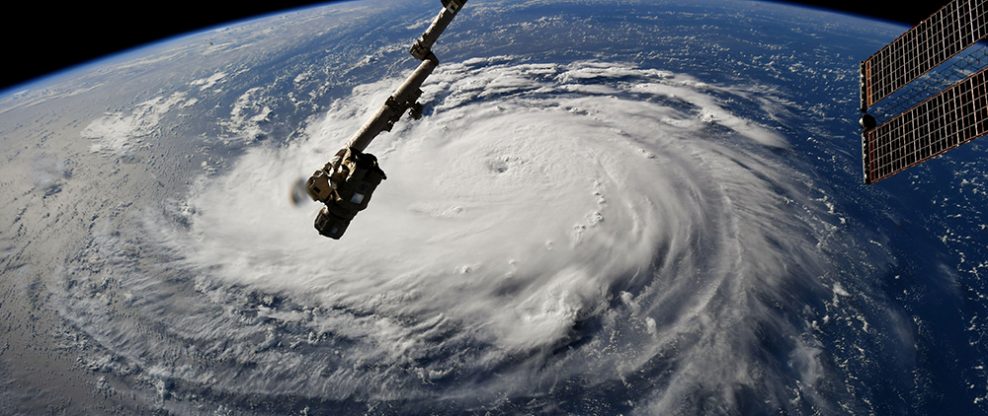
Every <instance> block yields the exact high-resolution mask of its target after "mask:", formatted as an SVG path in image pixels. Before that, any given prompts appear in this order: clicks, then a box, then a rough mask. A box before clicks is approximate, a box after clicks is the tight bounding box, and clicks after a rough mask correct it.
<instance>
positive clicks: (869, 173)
mask: <svg viewBox="0 0 988 416" xmlns="http://www.w3.org/2000/svg"><path fill="white" fill-rule="evenodd" d="M985 39H988V0H953V1H951V2H950V3H948V4H947V5H945V6H943V7H942V8H941V9H940V10H938V11H937V12H936V13H934V14H933V15H932V16H930V17H929V18H927V19H926V20H924V21H923V22H921V23H920V24H918V25H917V26H915V27H913V28H912V29H910V30H909V31H907V32H906V33H903V34H902V35H901V36H899V37H898V38H896V39H895V40H894V41H892V43H890V44H888V45H886V46H885V47H884V48H882V49H881V50H879V51H878V52H877V53H875V54H874V55H872V56H871V57H869V58H868V59H867V60H865V61H864V62H862V63H861V110H862V111H863V112H868V113H869V115H870V117H871V118H872V122H871V123H870V124H871V125H869V126H867V127H865V131H864V133H863V135H862V162H863V165H864V174H865V182H866V183H875V182H878V181H880V180H882V179H885V178H888V177H889V176H892V175H895V174H896V173H899V172H901V171H903V170H905V169H907V168H909V167H911V166H915V165H916V164H919V163H922V162H923V161H926V160H928V159H930V158H932V157H935V156H937V155H940V154H942V153H944V152H946V151H948V150H950V149H953V148H956V147H957V146H960V145H961V144H964V143H966V142H969V141H971V140H974V139H976V138H978V137H981V136H985V135H988V90H986V86H988V72H986V70H988V65H986V62H985V60H984V59H981V55H984V50H985V43H984V42H981V41H984V40H985ZM979 42H981V43H980V44H979ZM938 71H940V72H943V74H938ZM951 73H953V74H957V75H958V76H955V75H951ZM941 75H942V76H941ZM943 81H948V82H949V83H952V85H950V84H949V83H948V84H944V83H943ZM938 84H939V86H938ZM930 87H934V88H932V89H931V88H930ZM930 95H932V96H930ZM903 103H908V104H907V105H908V106H909V107H908V109H904V108H906V106H907V105H903ZM876 104H877V105H876ZM889 109H893V111H892V112H891V113H889V112H888V110H889ZM875 116H879V117H881V119H877V118H875ZM876 120H877V121H878V122H879V123H881V124H879V125H878V126H874V124H875V121H876ZM865 124H868V123H865Z"/></svg>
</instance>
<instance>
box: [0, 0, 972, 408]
mask: <svg viewBox="0 0 988 416" xmlns="http://www.w3.org/2000/svg"><path fill="white" fill-rule="evenodd" d="M438 7H439V5H438V2H433V1H425V0H421V1H403V2H385V1H367V2H359V3H356V2H343V3H336V4H331V5H326V6H322V7H314V8H306V9H300V10H295V11H291V12H287V13H282V14H277V15H271V16H266V17H261V18H257V19H253V20H250V21H245V22H240V23H237V24H232V25H228V26H224V27H219V28H215V29H211V30H208V31H205V32H201V33H195V34H190V35H185V36H182V37H180V38H176V39H172V40H168V41H165V42H161V43H158V44H154V45H151V46H148V47H146V48H142V49H138V50H133V51H128V52H126V53H124V54H121V55H117V56H113V57H109V58H106V59H103V60H100V61H98V62H94V63H91V64H88V65H86V66H83V67H80V68H77V69H74V70H72V71H68V72H65V73H62V74H59V75H57V76H54V77H50V78H47V79H44V80H39V81H36V82H32V83H30V84H26V85H24V86H22V87H17V88H14V89H12V90H9V91H7V92H4V93H0V155H2V156H3V158H4V159H3V160H4V163H2V164H0V178H3V179H2V180H0V191H2V192H3V194H4V195H5V196H8V197H7V198H4V201H2V202H0V225H2V226H0V254H2V257H0V270H2V274H0V276H2V279H0V316H3V317H4V319H3V320H2V323H0V334H3V337H0V374H5V375H6V377H4V378H3V380H2V381H0V409H6V410H3V411H0V413H3V414H8V413H9V414H38V413H51V414H176V415H186V414H188V415H217V414H245V415H285V414H300V415H302V414H533V413H534V414H581V415H582V414H643V415H644V414H722V415H735V414H779V413H782V414H806V415H813V414H824V415H831V414H835V415H836V414H985V413H988V403H986V400H988V372H986V370H985V368H984V366H985V363H984V357H985V356H986V347H985V345H983V344H982V342H981V339H982V338H983V336H984V335H985V334H988V322H986V321H985V320H986V319H988V302H986V301H985V300H984V296H985V294H986V293H988V287H986V286H988V284H986V282H985V281H983V279H982V275H983V274H985V273H986V270H988V225H986V223H988V218H985V213H984V212H983V211H982V210H983V209H984V206H986V202H988V187H986V185H988V169H986V163H988V158H985V152H986V150H985V148H984V146H983V145H981V144H980V143H977V142H975V143H973V144H972V145H969V146H967V147H965V148H961V149H959V150H957V151H955V152H954V153H952V154H951V155H950V156H949V157H948V158H943V159H939V160H936V161H933V162H931V163H929V164H928V165H925V166H922V167H920V168H917V169H914V170H913V171H911V172H907V173H906V174H903V175H900V176H899V177H896V178H893V179H891V180H889V181H887V182H885V183H883V184H881V185H878V186H871V187H867V186H865V185H863V184H861V183H860V182H861V180H860V177H861V173H860V160H859V158H860V153H859V152H860V151H859V149H858V146H859V143H860V142H859V138H858V131H857V127H856V125H855V122H854V119H855V116H856V114H855V110H856V107H857V105H856V100H857V92H858V90H857V88H858V84H857V63H858V62H859V61H860V60H862V59H864V58H865V57H867V56H868V55H869V54H870V53H871V52H873V51H875V50H877V49H878V48H879V47H880V46H881V45H882V44H883V43H884V42H887V41H888V40H890V39H892V38H894V37H895V36H896V35H898V34H899V33H900V32H901V31H902V30H903V29H904V27H901V26H897V25H891V24H886V23H881V22H877V21H874V20H867V19H863V18H858V17H851V16H845V15H839V14H834V13H829V12H823V11H819V10H813V9H804V8H797V7H792V6H786V5H780V4H774V3H753V2H689V3H685V2H683V3H681V2H658V1H657V2H636V3H634V4H620V3H599V2H582V1H548V0H547V1H534V0H533V1H527V2H506V1H493V0H492V1H483V0H471V1H470V2H469V3H468V4H467V6H466V8H465V9H464V10H463V11H462V12H461V14H460V16H459V17H457V20H456V21H455V22H454V23H453V25H452V26H451V27H450V28H449V30H448V31H447V32H446V34H444V36H443V38H442V39H441V40H440V42H439V43H438V44H437V46H436V53H437V55H438V56H439V58H440V61H441V62H442V64H441V65H440V67H439V68H438V69H437V70H436V72H435V74H434V75H433V76H432V77H431V78H430V79H429V81H428V82H427V83H426V86H425V87H424V88H423V90H424V95H423V100H424V102H425V104H426V111H425V117H424V118H423V119H422V120H419V121H411V120H408V119H407V117H406V118H405V119H403V120H402V121H401V122H399V123H398V124H397V125H396V126H395V128H394V130H393V131H392V132H390V133H386V134H384V135H382V136H380V137H379V138H378V139H377V140H376V141H375V142H374V143H373V144H372V145H371V146H370V147H369V148H368V151H370V152H371V153H374V154H375V155H377V156H378V158H379V159H380V163H381V166H382V168H383V169H384V170H385V172H386V173H387V174H388V179H387V180H386V181H385V182H384V183H382V185H381V186H380V187H379V188H378V190H377V191H376V192H375V196H374V201H373V202H372V204H371V205H370V207H369V208H368V209H367V210H366V211H365V212H363V213H361V214H360V215H359V216H357V218H356V219H355V220H354V223H353V224H352V225H351V226H350V229H349V230H348V231H347V235H346V236H344V237H343V239H342V240H341V241H331V240H328V239H324V238H321V237H320V236H318V234H316V232H315V231H314V230H313V229H312V224H311V222H312V218H313V216H314V213H315V211H316V210H318V205H317V204H310V203H308V202H305V203H302V204H295V203H293V202H292V195H291V194H292V192H293V184H294V183H296V181H297V179H298V178H300V177H305V176H307V175H308V174H309V173H311V171H312V170H314V169H315V168H316V167H318V166H321V165H322V164H323V163H325V161H326V160H327V159H328V158H329V157H330V156H331V155H332V154H333V153H334V152H335V150H336V149H337V148H338V147H339V146H340V145H342V144H343V142H344V141H345V140H346V138H347V137H348V136H349V135H350V134H351V133H352V132H353V131H354V130H356V129H357V128H358V126H359V125H360V124H361V123H362V122H363V121H364V120H365V119H366V117H368V115H369V113H370V112H371V111H373V109H374V108H376V107H377V106H379V105H380V103H381V102H383V101H384V99H385V97H387V95H388V94H390V93H391V91H392V90H393V89H394V87H395V86H397V84H398V83H400V82H401V78H402V77H403V76H404V75H405V74H407V73H408V72H409V71H411V70H412V68H414V63H413V61H412V58H410V57H408V56H407V47H408V45H410V43H411V42H412V40H413V39H414V38H415V37H417V36H418V35H419V34H420V32H421V30H422V29H424V28H425V26H426V25H427V24H428V22H429V21H430V20H431V18H432V17H433V16H434V14H435V12H436V11H437V10H438ZM4 412H8V413H4Z"/></svg>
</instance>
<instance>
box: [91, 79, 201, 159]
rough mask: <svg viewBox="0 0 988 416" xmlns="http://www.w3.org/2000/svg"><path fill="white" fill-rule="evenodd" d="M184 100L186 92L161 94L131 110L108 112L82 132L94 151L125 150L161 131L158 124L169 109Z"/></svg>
mask: <svg viewBox="0 0 988 416" xmlns="http://www.w3.org/2000/svg"><path fill="white" fill-rule="evenodd" d="M184 100H185V93H182V92H176V93H174V94H172V95H169V96H167V97H166V96H159V97H155V98H152V99H150V100H147V101H145V102H143V103H140V104H138V105H137V107H136V108H134V110H132V111H131V112H129V113H125V112H114V113H107V114H106V115H104V116H103V117H100V118H97V119H95V120H93V121H92V122H90V123H89V125H87V126H86V127H85V128H83V129H82V131H81V132H80V135H81V136H82V137H83V138H85V139H90V140H92V141H93V144H92V145H91V146H90V147H89V149H90V151H92V152H94V153H115V154H121V153H125V152H126V151H127V150H128V149H130V148H131V147H133V146H134V145H136V144H138V143H140V142H141V141H142V140H144V139H145V138H148V137H153V136H155V135H157V134H159V129H158V123H159V122H160V121H161V118H162V117H164V116H165V114H166V113H167V112H168V110H170V109H172V107H175V106H176V105H179V104H181V103H182V102H183V101H184Z"/></svg>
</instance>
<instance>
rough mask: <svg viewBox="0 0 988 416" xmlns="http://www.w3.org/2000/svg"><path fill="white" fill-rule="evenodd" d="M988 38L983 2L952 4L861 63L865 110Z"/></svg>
mask: <svg viewBox="0 0 988 416" xmlns="http://www.w3.org/2000/svg"><path fill="white" fill-rule="evenodd" d="M986 37H988V4H986V2H985V0H954V1H951V2H950V3H947V4H946V5H945V6H943V7H942V8H941V9H940V10H938V11H937V12H936V13H934V14H933V15H931V16H930V17H929V18H927V19H926V20H923V21H922V22H920V23H919V24H918V25H916V26H915V27H913V28H912V29H909V31H907V32H906V33H903V34H902V35H901V36H899V37H898V38H896V39H895V40H894V41H892V43H889V44H888V45H885V47H884V48H882V49H881V50H879V51H878V52H877V53H875V54H874V55H872V56H871V57H869V58H868V59H867V60H865V61H864V62H862V63H861V72H862V77H863V80H864V82H863V83H862V84H863V91H862V94H861V96H862V108H863V109H866V108H868V107H871V106H872V105H874V104H875V103H877V102H878V101H879V100H881V99H882V98H885V97H887V96H888V95H889V94H892V93H893V92H895V91H896V90H898V89H899V88H902V87H903V86H905V85H906V84H908V83H909V82H912V81H913V80H915V79H916V78H917V77H919V76H920V75H923V74H925V73H927V72H929V71H930V70H932V69H933V68H935V67H937V66H938V65H940V64H941V63H943V62H945V61H947V59H950V57H952V56H954V55H956V54H957V53H958V52H961V51H963V50H964V49H966V48H967V47H968V46H971V45H973V44H975V43H977V42H978V41H979V40H982V39H985V38H986Z"/></svg>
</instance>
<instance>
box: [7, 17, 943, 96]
mask: <svg viewBox="0 0 988 416" xmlns="http://www.w3.org/2000/svg"><path fill="white" fill-rule="evenodd" d="M769 1H772V0H769ZM775 1H780V2H781V0H775ZM319 3H325V1H321V2H320V1H304V0H294V1H291V0H288V1H286V0H268V1H264V2H252V1H246V2H245V1H229V0H216V1H195V2H193V1H189V0H172V1H169V2H157V3H155V2H133V3H129V5H127V6H121V5H120V4H122V3H118V4H114V2H111V3H102V2H58V3H55V2H45V1H33V2H22V3H18V4H17V6H16V7H13V6H12V5H8V6H7V8H6V9H7V10H5V12H4V14H3V19H2V24H0V39H3V40H4V42H5V46H4V48H3V53H4V55H5V59H4V60H3V62H4V65H3V66H0V68H2V69H0V90H3V89H5V88H8V87H11V86H14V85H17V84H20V83H22V82H25V81H28V80H31V79H34V78H37V77H40V76H44V75H47V74H50V73H52V72H56V71H58V70H60V69H64V68H69V67H72V66H75V65H78V64H80V63H84V62H87V61H90V60H92V59H95V58H99V57H103V56H106V55H109V54H112V53H114V52H119V51H123V50H126V49H129V48H133V47H136V46H141V45H144V44H147V43H149V42H153V41H155V40H160V39H165V38H168V37H171V36H175V35H179V34H183V33H188V32H191V31H195V30H197V29H204V28H207V27H210V26H215V25H219V24H222V23H225V22H230V21H236V20H240V19H244V18H248V17H252V16H258V15H263V14H267V13H271V12H276V11H279V10H286V9H292V8H298V7H302V6H307V5H315V4H319ZM789 3H803V4H807V5H812V6H814V7H818V8H827V9H834V10H840V11H846V12H850V13H855V14H860V15H865V16H873V17H879V18H883V19H886V20H894V21H899V22H903V23H910V24H913V23H916V22H918V21H920V20H922V19H923V18H925V17H926V16H928V15H929V14H930V13H932V12H933V11H935V10H936V9H938V8H939V7H940V6H941V5H943V4H945V3H946V0H936V1H932V2H911V3H927V4H923V5H911V6H902V5H899V6H896V7H894V8H883V7H879V6H877V5H876V4H875V3H879V2H875V1H872V0H859V1H856V2H850V1H826V0H817V1H794V2H789ZM436 5H437V6H438V5H439V2H438V1H436ZM437 10H438V9H437Z"/></svg>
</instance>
